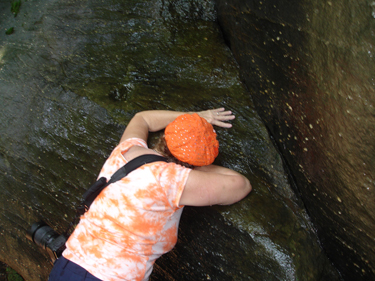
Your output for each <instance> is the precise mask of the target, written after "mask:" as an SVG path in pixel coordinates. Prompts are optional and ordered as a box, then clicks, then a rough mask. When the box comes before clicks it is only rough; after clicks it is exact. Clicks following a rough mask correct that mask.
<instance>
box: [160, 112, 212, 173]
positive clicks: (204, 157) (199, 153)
mask: <svg viewBox="0 0 375 281" xmlns="http://www.w3.org/2000/svg"><path fill="white" fill-rule="evenodd" d="M165 141H166V145H167V148H168V150H169V151H170V153H171V154H172V155H173V156H174V157H175V158H176V159H178V160H180V161H182V162H184V163H188V164H190V165H193V166H205V165H209V164H212V162H214V160H215V158H216V157H217V155H218V153H219V142H218V141H217V139H216V133H215V130H214V128H213V127H212V125H211V124H210V123H208V122H207V121H206V120H205V119H204V118H201V117H200V116H199V115H198V114H196V113H194V114H183V115H180V116H179V117H177V118H176V119H175V120H174V121H173V122H171V123H170V124H169V125H168V126H167V127H166V128H165Z"/></svg>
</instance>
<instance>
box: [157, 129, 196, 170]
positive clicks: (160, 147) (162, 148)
mask: <svg viewBox="0 0 375 281" xmlns="http://www.w3.org/2000/svg"><path fill="white" fill-rule="evenodd" d="M154 150H156V151H157V152H159V153H160V154H161V155H163V156H164V157H165V158H167V159H168V162H172V163H176V164H179V165H181V166H184V167H186V168H190V169H194V165H191V164H189V163H185V162H182V161H180V160H178V159H177V158H176V157H174V156H173V155H172V153H171V152H170V151H169V148H168V146H167V142H166V141H165V137H164V135H163V136H161V137H160V138H159V140H158V142H157V143H156V144H155V146H154Z"/></svg>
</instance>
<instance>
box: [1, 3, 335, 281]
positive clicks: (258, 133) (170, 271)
mask: <svg viewBox="0 0 375 281" xmlns="http://www.w3.org/2000/svg"><path fill="white" fill-rule="evenodd" d="M3 2H4V1H3ZM3 2H2V3H0V9H1V11H3V14H4V16H3V17H2V20H1V21H2V22H1V23H2V26H6V27H7V28H8V27H9V28H11V27H14V29H13V33H12V34H10V35H7V34H6V33H5V32H2V33H0V42H2V43H1V46H0V102H1V104H2V111H1V115H0V118H1V122H0V124H1V138H0V152H1V153H0V169H1V172H2V176H1V178H0V183H1V185H0V186H1V188H0V194H1V195H0V206H1V213H0V217H1V220H0V229H1V236H0V245H1V247H0V260H1V261H3V262H5V263H7V264H8V265H10V266H11V267H12V268H14V269H15V270H17V271H18V272H19V273H20V274H21V275H22V276H23V277H24V278H25V279H26V280H46V279H47V276H48V274H49V271H50V270H51V267H52V265H51V264H50V263H49V261H48V255H47V253H46V251H44V250H42V249H40V248H39V247H37V246H36V245H34V244H33V243H31V242H30V241H28V240H27V239H26V237H25V234H26V230H27V229H28V228H29V227H30V225H31V223H33V222H35V221H38V220H40V219H43V220H45V221H46V222H48V223H49V224H50V225H51V226H52V227H53V228H54V229H55V230H56V231H58V232H59V233H61V232H62V231H64V230H65V229H66V227H67V226H68V224H69V222H70V221H71V219H72V218H73V217H74V211H75V208H76V206H77V204H78V203H79V201H80V196H81V194H83V192H84V191H85V188H87V187H88V185H89V184H91V183H92V182H93V181H94V180H95V178H96V175H97V174H98V172H99V170H100V168H101V166H102V164H103V163H104V161H105V159H106V157H107V156H108V155H109V153H110V152H111V150H112V149H113V148H114V146H115V145H116V144H117V143H118V141H119V139H120V136H121V134H122V131H123V130H124V128H125V126H126V124H127V122H129V120H130V118H131V117H132V116H133V115H134V114H135V113H136V112H138V111H140V110H146V109H175V110H185V111H190V110H201V109H206V108H208V107H221V106H224V107H226V108H228V109H230V110H233V112H234V113H235V114H236V116H237V118H236V120H235V121H234V122H233V128H232V129H230V130H224V129H218V130H217V132H218V135H219V140H220V143H221V146H220V157H219V158H218V160H217V162H218V164H222V165H225V166H227V167H230V168H233V169H236V170H238V171H240V172H242V173H243V174H244V175H246V176H247V177H248V178H249V179H250V181H251V182H252V184H253V188H254V191H253V192H252V194H251V195H250V196H248V197H247V198H246V199H245V200H243V201H241V202H240V203H238V204H234V205H233V206H226V207H224V206H223V207H205V208H186V209H185V211H184V214H183V217H182V219H181V227H180V233H179V241H178V245H177V247H176V248H175V249H174V250H173V251H172V252H171V253H169V254H167V255H165V256H164V257H162V258H161V259H160V260H158V261H157V263H156V266H155V270H154V272H153V275H152V280H194V281H196V280H210V279H211V280H330V281H331V280H339V275H338V274H337V272H336V271H335V269H334V268H333V267H332V265H331V264H330V262H329V260H328V259H327V258H326V256H325V254H324V252H323V251H322V249H321V247H320V244H319V240H318V238H317V236H316V233H315V230H314V227H313V226H312V224H311V222H310V220H309V218H308V216H307V214H306V211H305V209H304V207H303V203H302V202H301V201H300V200H299V198H298V197H297V196H296V195H295V194H294V192H293V190H292V188H291V187H290V184H289V182H288V177H287V173H285V172H284V169H283V163H282V160H281V158H280V156H279V154H278V152H277V151H276V150H275V148H274V146H273V143H272V141H271V139H270V138H269V136H268V132H267V129H266V128H265V126H264V125H263V123H262V121H261V120H260V118H259V116H258V114H257V113H256V111H255V109H254V107H253V104H252V100H251V97H250V95H249V93H248V92H247V90H246V88H245V87H244V85H243V84H242V83H241V80H240V77H239V69H238V65H237V63H236V62H235V60H234V58H233V56H232V54H231V52H230V50H229V49H228V47H227V46H226V45H225V42H224V40H223V38H222V35H221V33H220V30H219V27H218V25H217V23H216V21H215V20H216V14H215V10H214V6H213V3H211V2H208V1H157V0H148V1H147V0H144V1H122V0H109V1H102V0H93V1H81V0H69V1H66V0H64V1H62V0H55V1H46V0H35V1H25V2H23V1H22V4H21V8H20V11H19V13H18V14H17V17H14V15H13V14H12V13H11V10H10V3H8V2H7V3H3ZM154 137H155V136H153V138H152V141H153V140H154V139H155V138H154ZM152 141H151V143H152Z"/></svg>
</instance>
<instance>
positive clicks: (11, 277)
mask: <svg viewBox="0 0 375 281" xmlns="http://www.w3.org/2000/svg"><path fill="white" fill-rule="evenodd" d="M6 272H7V280H8V281H23V278H22V277H21V275H19V274H18V273H17V272H16V271H15V270H14V269H12V268H10V267H7V269H6Z"/></svg>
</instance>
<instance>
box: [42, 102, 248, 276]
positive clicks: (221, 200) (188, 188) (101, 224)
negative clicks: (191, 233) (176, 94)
mask: <svg viewBox="0 0 375 281" xmlns="http://www.w3.org/2000/svg"><path fill="white" fill-rule="evenodd" d="M232 119H234V115H233V114H232V113H231V112H230V111H225V110H224V108H219V109H213V110H207V111H201V112H198V113H188V114H186V113H183V112H175V111H159V110H155V111H143V112H140V113H137V114H136V115H135V116H134V117H133V118H132V120H131V121H130V122H129V124H128V126H127V128H126V129H125V132H124V134H123V136H122V138H121V140H120V144H119V145H118V146H117V147H116V148H115V149H114V150H113V152H112V153H111V155H110V157H109V158H108V159H107V161H106V162H105V164H104V166H103V168H102V170H101V172H100V174H99V177H106V178H107V179H109V178H110V177H111V175H112V174H113V173H114V172H116V171H117V170H118V169H119V168H120V167H122V166H123V165H124V164H126V163H127V162H128V161H130V160H132V159H134V158H136V157H138V156H140V155H144V154H156V155H162V156H165V157H167V158H168V159H169V162H168V163H167V162H162V161H160V162H153V163H149V164H146V165H143V166H141V167H140V168H138V169H136V170H134V171H133V172H131V173H129V174H128V175H127V176H126V177H125V178H123V179H122V180H120V181H118V182H115V183H112V184H111V185H109V186H108V187H106V188H105V189H104V190H103V191H102V192H101V193H100V194H99V196H98V197H97V198H96V199H95V201H94V202H93V204H92V205H91V207H90V209H89V210H88V211H87V212H86V213H85V215H83V216H82V217H81V220H80V223H79V224H78V225H77V227H76V229H75V230H74V232H73V234H72V235H71V236H70V238H69V240H68V241H67V245H66V246H67V249H66V250H65V251H64V252H63V256H62V257H61V258H59V259H58V260H57V262H56V264H55V266H54V268H53V270H52V272H51V274H50V279H49V280H50V281H54V280H109V281H112V280H113V281H114V280H148V278H149V276H150V274H151V272H152V268H153V264H154V262H155V260H156V259H157V258H158V257H160V256H161V255H162V254H164V253H166V252H168V251H170V250H171V249H172V248H173V247H174V245H175V244H176V242H177V231H178V224H179V220H180V216H181V213H182V210H183V206H185V205H189V206H210V205H214V204H223V205H228V204H233V203H235V202H237V201H239V200H241V199H242V198H244V197H245V196H246V195H247V194H248V193H249V192H250V191H251V185H250V182H249V181H248V180H247V179H246V178H245V177H244V176H242V175H241V174H239V173H237V172H235V171H232V170H230V169H227V168H224V167H220V166H216V165H212V162H213V161H214V160H215V158H216V156H217V154H218V147H219V144H218V141H217V140H216V133H215V131H214V129H213V127H212V125H217V126H220V127H224V128H230V127H231V124H228V123H226V121H229V120H232ZM164 128H165V132H164V136H163V137H162V138H161V141H160V142H159V144H158V145H157V146H156V149H155V150H152V149H149V148H148V147H147V138H148V132H156V131H159V130H162V129H164ZM177 163H178V164H177ZM192 168H193V169H192Z"/></svg>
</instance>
